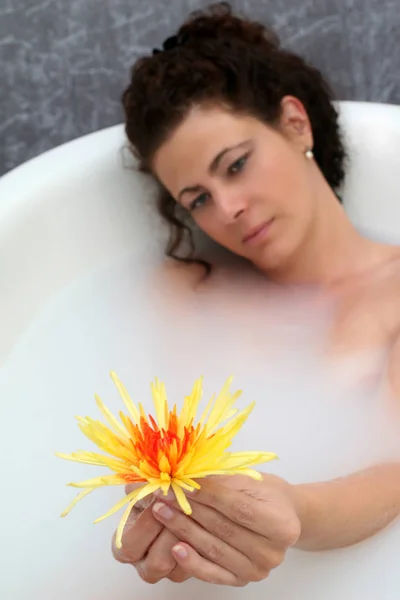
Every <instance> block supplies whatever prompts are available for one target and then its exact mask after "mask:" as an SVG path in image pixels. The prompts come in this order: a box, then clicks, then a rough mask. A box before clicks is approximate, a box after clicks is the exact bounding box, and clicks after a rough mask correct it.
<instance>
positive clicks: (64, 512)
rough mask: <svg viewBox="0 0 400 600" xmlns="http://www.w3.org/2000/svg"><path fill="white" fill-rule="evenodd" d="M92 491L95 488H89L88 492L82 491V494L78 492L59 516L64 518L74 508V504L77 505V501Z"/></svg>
mask: <svg viewBox="0 0 400 600" xmlns="http://www.w3.org/2000/svg"><path fill="white" fill-rule="evenodd" d="M94 489H95V488H90V489H88V490H83V491H82V492H79V494H77V495H76V496H75V498H74V499H73V500H72V502H71V504H69V505H68V506H67V508H66V509H65V510H64V511H63V512H62V513H61V516H62V517H66V516H67V514H68V513H69V512H70V511H71V510H72V509H73V508H74V506H75V504H77V503H78V502H79V500H82V498H84V497H85V496H87V495H88V494H90V492H93V490H94Z"/></svg>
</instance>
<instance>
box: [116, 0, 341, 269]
mask: <svg viewBox="0 0 400 600" xmlns="http://www.w3.org/2000/svg"><path fill="white" fill-rule="evenodd" d="M285 95H292V96H295V97H297V98H298V99H299V100H300V101H301V102H302V103H303V105H304V107H305V109H306V111H307V114H308V118H309V120H310V123H311V127H312V132H313V138H314V147H313V152H314V156H315V160H316V162H317V164H318V166H319V168H320V170H321V172H322V173H323V175H324V177H325V179H326V180H327V182H328V183H329V185H330V186H331V187H332V189H333V190H335V191H337V189H338V188H339V186H340V185H341V183H342V182H343V179H344V174H345V158H346V152H345V149H344V146H343V142H342V137H341V132H340V129H339V124H338V113H337V111H336V109H335V107H334V105H333V103H332V101H333V99H334V98H333V93H332V91H331V88H330V87H329V85H328V83H327V82H326V80H325V79H324V78H323V76H322V75H321V73H320V72H319V71H318V70H317V69H316V68H314V67H313V66H311V65H310V64H307V63H306V62H305V61H304V60H303V59H302V58H301V57H299V56H297V55H296V54H293V53H292V52H289V51H287V50H285V49H282V48H281V47H280V42H279V39H278V37H277V35H276V34H275V33H274V32H273V31H271V30H269V29H267V28H266V27H265V26H264V25H262V24H261V23H257V22H254V21H251V20H249V19H246V18H242V17H239V16H237V15H235V14H233V12H232V9H231V7H230V6H229V4H228V3H226V2H222V3H218V4H214V5H211V6H210V7H209V8H208V9H206V10H205V11H197V12H195V13H193V14H192V15H191V16H190V17H189V18H188V20H187V21H186V22H185V23H184V24H183V25H182V26H181V27H180V28H179V30H178V32H177V34H176V35H175V36H172V37H170V38H168V39H167V40H166V41H165V42H164V45H163V49H162V50H154V51H153V54H152V55H150V56H146V57H144V58H141V59H139V60H138V61H137V62H136V64H135V65H134V66H133V68H132V73H131V81H130V84H129V85H128V87H127V88H126V90H125V91H124V93H123V96H122V101H123V107H124V112H125V121H126V126H125V131H126V135H127V138H128V140H129V143H130V147H131V150H132V152H133V153H134V155H135V157H136V158H137V159H138V161H139V165H140V169H141V170H143V171H145V172H149V173H151V172H152V168H151V163H152V159H153V157H154V154H155V152H156V151H157V150H158V148H159V147H160V146H161V145H162V144H163V143H164V142H165V141H166V139H167V138H168V136H169V135H170V134H171V132H173V131H174V130H175V128H176V127H177V126H178V125H179V124H180V123H181V122H182V121H183V120H184V118H185V116H186V115H187V113H188V111H189V110H190V108H191V107H192V106H193V105H194V104H200V103H203V104H204V103H213V104H221V105H223V106H227V107H229V109H231V110H233V111H234V112H236V113H238V114H247V115H251V116H254V117H256V118H258V119H260V120H261V121H262V122H264V123H266V124H268V125H270V126H272V127H278V125H279V119H280V112H281V100H282V98H283V97H284V96H285ZM158 207H159V211H160V213H161V215H162V216H163V217H164V218H165V219H166V220H167V221H168V222H169V223H170V225H171V233H170V239H169V244H168V247H167V250H166V254H167V255H168V256H170V257H172V258H175V259H177V260H181V261H184V262H203V261H201V260H200V259H199V258H196V257H195V247H194V241H193V231H192V228H191V226H190V223H188V220H187V218H185V216H184V215H180V213H179V210H180V207H179V205H178V204H177V203H176V201H175V200H174V198H173V197H172V196H171V195H170V194H169V193H168V191H167V190H166V189H164V188H163V187H162V186H161V190H160V196H159V203H158ZM185 238H186V239H187V241H188V242H189V251H188V253H187V254H185V255H182V254H179V250H180V249H181V247H182V244H183V242H184V240H185ZM203 264H204V266H205V267H206V269H207V271H209V270H210V265H209V264H208V263H205V262H203Z"/></svg>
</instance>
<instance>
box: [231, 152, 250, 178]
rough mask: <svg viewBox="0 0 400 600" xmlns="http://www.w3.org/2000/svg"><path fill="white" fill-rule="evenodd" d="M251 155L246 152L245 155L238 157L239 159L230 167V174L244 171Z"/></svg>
mask: <svg viewBox="0 0 400 600" xmlns="http://www.w3.org/2000/svg"><path fill="white" fill-rule="evenodd" d="M248 157H249V155H248V154H245V155H244V156H241V157H240V158H238V160H235V162H234V163H232V164H231V165H230V166H229V168H228V175H237V173H240V172H241V171H243V168H244V166H245V164H246V162H247V159H248Z"/></svg>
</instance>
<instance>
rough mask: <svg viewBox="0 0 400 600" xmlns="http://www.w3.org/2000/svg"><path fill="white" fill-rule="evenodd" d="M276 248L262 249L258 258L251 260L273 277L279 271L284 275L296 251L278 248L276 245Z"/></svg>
mask: <svg viewBox="0 0 400 600" xmlns="http://www.w3.org/2000/svg"><path fill="white" fill-rule="evenodd" d="M274 246H275V247H272V245H271V246H270V247H266V248H263V249H261V248H260V251H259V253H258V256H256V257H255V256H253V257H252V258H251V259H250V260H251V261H252V262H253V263H254V265H255V266H256V267H257V268H258V269H260V270H261V271H264V272H265V273H270V274H271V275H272V274H273V273H274V272H278V271H279V272H280V273H284V272H285V270H286V269H287V268H288V266H289V264H290V262H291V259H292V257H293V254H294V250H292V251H291V249H290V248H287V247H286V248H282V247H277V245H275V244H274Z"/></svg>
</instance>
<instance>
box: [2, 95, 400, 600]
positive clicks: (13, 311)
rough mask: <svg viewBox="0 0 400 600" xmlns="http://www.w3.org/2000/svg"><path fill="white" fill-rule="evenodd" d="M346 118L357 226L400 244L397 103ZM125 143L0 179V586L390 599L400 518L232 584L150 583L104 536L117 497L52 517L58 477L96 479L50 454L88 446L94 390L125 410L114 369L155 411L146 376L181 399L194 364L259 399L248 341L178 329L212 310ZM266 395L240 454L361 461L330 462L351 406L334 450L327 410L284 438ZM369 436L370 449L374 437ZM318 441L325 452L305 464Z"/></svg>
mask: <svg viewBox="0 0 400 600" xmlns="http://www.w3.org/2000/svg"><path fill="white" fill-rule="evenodd" d="M341 111H342V119H343V124H344V126H345V130H346V136H347V138H348V143H349V147H350V149H351V159H352V160H351V166H350V172H349V175H348V178H347V182H346V188H345V190H344V201H345V205H346V207H347V210H348V213H349V215H350V217H351V219H352V220H353V221H354V222H355V223H356V224H357V226H359V227H360V228H362V229H364V230H365V231H367V232H370V233H371V234H372V235H375V236H376V237H380V238H382V239H388V240H391V241H398V242H399V243H400V107H395V106H384V105H374V104H367V103H342V104H341ZM123 145H124V136H123V130H122V127H120V126H117V127H113V128H109V129H106V130H104V131H100V132H98V133H94V134H92V135H89V136H86V137H84V138H81V139H78V140H75V141H73V142H70V143H69V144H66V145H64V146H61V147H59V148H56V149H54V150H52V151H50V152H47V153H46V154H44V155H42V156H40V157H38V158H36V159H34V160H32V161H30V162H28V163H27V164H25V165H22V166H21V167H19V168H17V169H15V170H14V171H13V172H11V173H9V174H7V175H6V176H4V177H3V178H2V179H1V180H0V333H1V335H0V423H1V436H0V476H1V482H2V500H1V504H0V506H1V513H0V514H1V516H0V523H1V527H0V529H1V531H2V547H1V550H0V565H1V567H0V570H1V577H0V597H1V598H2V599H4V600H22V599H25V598H26V597H30V598H35V599H39V598H40V599H41V600H50V599H51V600H54V599H56V598H57V600H67V599H68V600H70V599H72V598H73V599H76V600H95V599H96V600H109V599H111V598H112V599H113V600H117V599H118V600H125V599H126V600H128V599H132V598H138V599H139V598H140V600H144V599H147V598H149V599H152V600H153V599H158V598H164V599H169V598H171V599H172V598H178V599H180V598H183V597H185V598H186V597H187V595H188V594H190V595H191V597H192V598H193V600H195V599H196V600H197V599H200V598H203V597H204V595H205V594H208V595H209V596H210V597H214V595H216V593H218V594H220V595H221V596H223V597H224V598H236V597H238V598H239V597H240V598H246V599H249V600H256V599H261V598H263V599H265V598H271V599H272V598H273V599H274V600H275V599H276V600H278V599H279V600H289V599H293V600H313V599H315V600H339V599H340V600H361V599H362V600H377V599H379V600H398V598H399V597H400V570H399V567H398V560H399V559H398V557H399V555H400V530H399V529H398V528H396V526H393V527H392V528H390V529H389V530H388V531H386V532H384V533H383V534H381V535H380V536H377V537H376V538H374V539H373V540H370V541H369V542H366V543H365V544H361V545H359V546H357V547H356V548H352V549H349V550H345V551H341V552H332V553H325V554H324V553H321V554H305V553H300V552H293V553H290V555H289V557H288V560H287V562H286V563H285V564H284V565H283V566H282V567H280V569H278V570H277V571H276V573H274V574H273V576H272V577H271V579H270V580H268V581H266V582H265V583H262V584H258V585H254V586H250V587H248V588H246V589H244V590H232V589H219V588H209V587H208V586H204V585H202V584H200V583H195V582H189V583H187V584H185V585H183V586H182V585H181V586H176V585H173V584H169V583H168V582H163V583H161V584H158V585H157V586H148V585H146V584H143V583H142V582H140V581H139V580H138V578H137V577H136V574H135V572H134V571H133V569H131V568H129V567H126V566H122V565H119V564H117V563H116V562H114V561H113V559H112V557H111V554H110V539H111V534H112V531H113V528H114V527H115V523H116V521H112V520H110V521H106V522H104V523H103V524H100V525H96V526H94V525H92V521H93V520H94V518H95V517H97V516H99V514H101V513H102V512H105V510H107V508H108V507H109V506H110V504H111V502H112V501H113V500H114V499H116V498H118V497H119V495H120V493H121V492H122V490H100V491H98V492H97V495H96V494H93V498H92V497H90V498H88V499H85V500H83V502H82V504H81V505H78V506H77V507H76V508H75V509H74V511H73V512H72V513H71V514H70V516H68V518H67V519H64V520H62V519H60V518H59V513H60V512H61V510H62V509H63V508H64V507H65V505H66V504H68V503H69V501H70V499H71V497H72V495H71V489H68V488H66V487H65V485H64V484H65V483H67V482H68V481H70V480H76V479H78V478H79V477H80V476H82V477H83V478H84V479H85V478H89V477H91V476H94V473H92V472H91V471H90V472H88V469H87V468H85V467H84V468H81V467H78V466H76V465H73V464H69V463H64V462H62V461H60V460H59V459H57V458H55V457H54V452H55V451H64V452H70V451H72V450H75V449H78V448H80V447H83V446H84V444H85V442H84V440H83V439H81V437H82V436H81V434H79V432H78V431H77V427H76V426H75V424H74V421H73V417H74V415H75V414H76V413H84V414H89V415H91V416H95V415H96V414H97V413H96V407H95V404H94V401H93V393H94V392H98V393H100V395H101V396H103V397H104V399H105V400H106V401H107V403H108V404H109V405H110V406H111V408H113V409H115V408H117V409H118V410H119V408H120V407H119V405H117V398H116V396H115V395H114V391H113V389H112V386H111V384H110V382H109V379H108V372H109V371H110V370H111V369H115V370H117V372H118V373H119V374H120V375H121V377H123V379H124V381H125V382H126V383H127V386H128V388H129V389H130V391H131V392H132V395H134V396H135V397H136V395H137V396H138V397H139V396H140V400H143V399H144V402H145V404H146V403H147V400H146V398H147V397H148V396H149V393H148V385H149V383H150V380H151V379H152V378H153V376H154V375H158V376H160V377H161V378H163V379H164V380H165V381H166V384H167V389H168V388H170V389H172V390H173V391H174V393H176V394H177V395H179V397H182V395H183V393H186V391H187V390H188V387H190V385H191V384H192V382H193V380H194V378H195V377H197V376H198V375H200V374H201V373H205V376H206V380H205V381H206V389H207V392H211V391H214V389H215V388H216V386H219V385H220V384H221V383H222V380H223V379H224V378H225V375H228V374H229V373H228V371H229V370H230V369H231V367H232V369H233V370H235V371H239V381H238V385H239V386H241V387H243V389H244V398H245V400H244V401H245V402H246V401H249V400H250V399H251V398H250V394H252V397H254V395H256V394H257V393H258V392H257V390H259V382H260V381H261V380H260V379H257V377H259V378H260V377H262V373H258V374H254V380H253V379H252V381H253V383H251V382H247V380H246V377H245V376H244V375H243V373H245V372H246V368H245V367H244V366H243V356H244V355H246V356H249V354H251V348H250V346H249V354H246V352H244V351H243V355H242V356H241V358H240V361H239V360H238V362H237V363H236V362H235V361H236V358H235V356H236V355H235V356H234V355H233V354H232V355H229V353H228V355H227V356H226V357H225V358H223V357H221V355H220V354H219V355H218V360H219V361H220V362H219V364H218V365H216V364H215V363H216V361H215V356H213V352H212V351H211V350H210V349H209V348H204V347H203V348H202V349H201V350H199V351H196V352H194V351H193V341H192V340H190V343H189V341H188V343H187V345H185V337H184V336H185V331H186V332H187V335H188V336H189V335H193V334H194V332H195V331H197V332H198V334H199V335H201V334H200V330H202V332H203V334H204V324H205V326H206V327H207V323H208V322H210V321H208V320H207V314H206V312H204V310H205V309H204V310H203V309H202V310H203V312H201V314H200V313H199V314H198V313H197V312H196V310H197V304H196V298H195V296H193V295H192V292H191V290H190V289H189V288H190V286H188V285H187V282H188V279H187V278H185V277H186V276H184V277H183V278H182V277H181V275H180V274H178V275H175V274H174V273H171V274H170V273H169V272H168V269H167V271H165V270H164V267H163V266H162V250H163V244H164V241H165V236H166V231H165V227H164V225H163V224H162V223H161V222H160V219H159V217H158V216H157V215H156V213H155V210H154V206H153V199H154V194H153V192H154V187H153V185H152V184H151V183H150V182H149V181H148V180H147V179H146V178H145V177H143V176H139V175H137V174H136V173H134V172H133V171H132V170H131V169H130V168H128V167H126V168H124V167H123V163H124V159H123V157H124V156H125V159H126V161H125V162H127V163H130V160H129V158H128V154H127V153H125V155H123V154H122V153H121V148H122V146H123ZM157 273H158V274H159V277H158V279H155V274H157ZM175 277H176V279H174V278H175ZM164 281H165V282H166V285H165V286H164V284H163V282H164ZM233 285H235V284H233ZM149 286H150V287H149ZM150 289H151V290H152V292H153V293H154V297H152V298H150V297H149V296H148V293H149V290H150ZM177 301H178V303H179V302H181V305H180V308H179V311H178V312H177V309H176V306H177V304H176V303H177ZM192 301H193V304H192V303H191V302H192ZM235 302H236V301H235V298H234V295H232V303H231V306H228V307H225V306H224V307H223V309H224V311H225V310H227V311H228V312H229V310H231V311H232V315H234V314H235V311H236V308H237V306H236V305H235ZM216 310H217V311H218V310H219V308H218V307H217V308H216ZM252 310H255V311H256V312H257V310H259V311H261V310H262V306H261V305H260V306H259V305H256V306H255V307H253V308H252ZM224 314H225V313H224ZM225 316H226V314H225ZM196 323H197V325H196ZM223 323H224V321H223V320H222V321H221V323H220V325H219V326H220V328H221V329H220V330H219V331H218V329H215V328H214V325H213V327H211V326H210V330H209V331H208V334H209V337H210V340H211V339H213V336H216V335H218V336H219V338H220V337H221V336H222V335H223V334H224V329H223V327H224V325H223ZM191 327H194V328H195V327H197V330H196V329H192V330H191V329H190V328H191ZM185 328H186V329H185ZM174 331H175V332H176V336H175V335H174ZM226 333H227V335H228V337H229V335H230V334H229V332H226ZM204 339H206V338H204ZM160 340H161V341H160ZM202 343H205V342H204V340H203V342H202ZM218 343H219V342H218V340H216V341H215V344H216V347H217V346H218ZM215 352H216V350H215ZM191 353H192V355H191ZM248 360H249V361H250V360H251V359H250V356H249V358H248ZM249 368H250V363H249ZM251 368H253V365H251ZM207 378H208V379H207ZM255 382H257V384H256V383H255ZM275 384H276V386H278V387H277V388H276V389H278V388H279V385H280V383H279V382H278V378H277V381H275V382H274V383H271V384H270V388H271V389H273V387H274V385H275ZM255 399H256V400H257V398H255ZM257 406H258V408H257V410H258V411H259V412H258V413H257V414H258V417H257V414H256V415H253V417H252V418H251V419H250V421H249V423H248V424H247V429H246V431H243V435H241V436H240V439H239V440H238V443H241V445H242V449H251V448H253V447H254V449H260V450H261V449H266V450H273V451H278V450H279V453H280V455H281V465H280V466H273V467H271V468H273V469H274V472H276V473H278V474H279V473H281V474H282V475H283V476H285V477H288V478H290V477H291V478H292V479H298V480H301V479H307V478H309V479H314V478H315V479H318V478H321V477H325V476H326V477H328V476H334V475H335V474H336V473H340V472H341V469H343V468H344V466H345V465H346V466H348V468H350V463H351V461H350V462H348V463H346V462H345V458H344V455H343V456H342V457H341V456H340V452H339V453H338V455H337V456H336V451H335V444H337V446H338V447H339V445H341V447H342V448H343V444H344V445H345V442H343V443H342V442H340V441H339V439H340V436H341V435H345V436H346V435H348V436H349V440H350V438H351V439H352V440H354V436H355V435H357V432H358V431H359V428H360V423H359V419H358V416H357V415H358V413H357V411H356V410H355V411H354V414H353V416H351V415H350V416H349V422H352V419H353V420H354V422H353V423H352V424H351V425H349V426H348V428H347V429H346V431H344V430H343V431H342V430H341V427H342V425H340V424H339V421H338V427H337V428H336V434H335V435H336V436H337V437H336V438H333V442H332V441H331V442H330V443H329V444H328V445H327V442H326V436H324V435H323V432H324V427H325V428H326V429H325V431H328V429H329V419H330V418H331V415H330V412H329V411H330V408H329V406H328V405H327V404H323V409H322V413H323V411H324V410H325V409H326V413H325V415H324V414H322V413H321V415H322V416H321V418H322V424H321V427H320V429H321V431H318V429H319V425H317V426H315V427H314V425H310V423H311V422H312V421H313V418H315V416H314V417H308V416H307V413H306V412H305V411H304V410H303V411H300V412H299V413H298V414H297V413H296V412H295V411H296V410H298V409H297V408H296V407H295V406H294V405H293V406H292V405H291V407H289V408H290V410H291V411H293V412H292V414H293V415H294V416H293V419H294V420H296V421H297V426H296V431H295V430H294V428H290V427H289V428H288V431H289V430H290V431H291V433H290V435H289V433H288V439H287V443H286V441H285V436H284V435H283V436H282V433H281V434H280V435H278V433H277V431H278V430H279V424H280V423H284V422H285V421H284V419H285V417H284V410H285V406H284V402H283V403H282V406H281V405H279V406H276V404H275V403H272V402H271V403H268V402H266V403H265V404H262V403H258V405H257ZM288 406H289V405H288ZM288 406H287V407H286V409H287V408H288ZM263 411H264V412H263ZM264 422H265V423H266V429H265V431H264V427H263V423H264ZM272 424H273V427H272ZM302 427H303V432H302V430H301V428H302ZM307 427H310V429H311V430H312V431H313V432H314V433H313V435H314V434H315V438H312V436H311V438H310V440H309V447H308V450H305V455H304V456H303V457H302V458H301V460H300V459H299V458H298V457H297V455H298V452H297V450H296V448H298V447H299V445H300V443H301V440H300V438H301V435H303V433H304V432H306V431H307ZM352 427H353V429H351V428H352ZM252 428H253V429H252ZM249 432H250V433H249ZM321 432H322V433H321ZM399 434H400V432H399ZM266 439H267V440H268V441H267V442H266V441H265V440H266ZM335 439H336V442H335ZM265 443H266V444H267V448H264V447H263V448H261V447H260V444H261V445H262V444H265ZM349 443H350V441H349ZM360 444H361V446H362V444H365V445H366V446H368V443H367V440H363V441H362V442H360ZM244 446H245V447H244ZM361 446H360V447H361ZM85 447H86V446H85ZM278 447H279V448H278ZM349 447H350V446H349ZM313 449H314V450H315V449H317V450H318V452H317V454H320V455H323V456H325V459H324V460H322V459H321V458H320V457H318V458H315V460H313V459H312V456H313ZM282 456H283V458H282ZM307 457H308V458H307ZM373 458H374V456H373V455H372V454H371V460H372V459H373ZM357 464H358V459H357V457H356V456H355V457H354V466H356V465H357Z"/></svg>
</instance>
